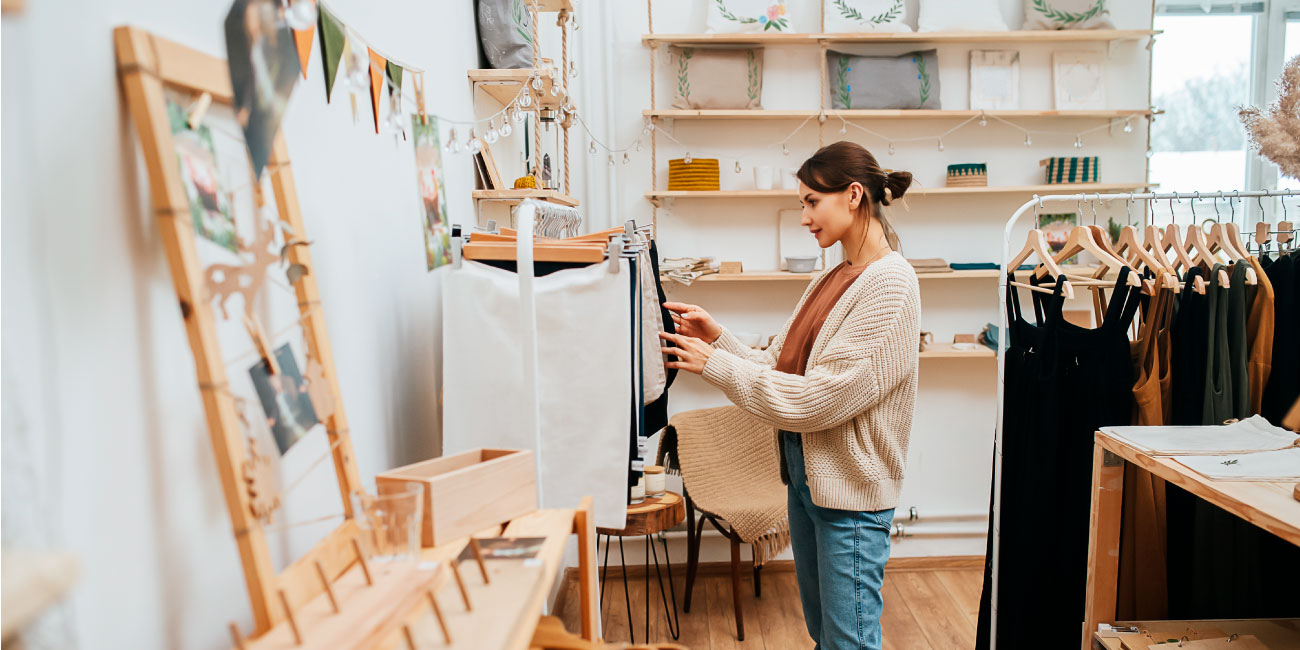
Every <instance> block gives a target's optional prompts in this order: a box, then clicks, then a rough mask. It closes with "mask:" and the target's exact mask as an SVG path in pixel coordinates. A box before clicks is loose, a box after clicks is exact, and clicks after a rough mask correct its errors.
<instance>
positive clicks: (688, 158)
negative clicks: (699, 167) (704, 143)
mask: <svg viewBox="0 0 1300 650" xmlns="http://www.w3.org/2000/svg"><path fill="white" fill-rule="evenodd" d="M693 160H694V158H691V152H689V151H687V152H686V158H685V159H684V160H683V161H682V162H685V163H686V164H688V165H689V164H691V162H692V161H693Z"/></svg>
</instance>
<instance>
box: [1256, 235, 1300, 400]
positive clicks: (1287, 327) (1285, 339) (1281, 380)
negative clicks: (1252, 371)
mask: <svg viewBox="0 0 1300 650" xmlns="http://www.w3.org/2000/svg"><path fill="white" fill-rule="evenodd" d="M1264 272H1265V273H1267V274H1268V279H1269V281H1270V282H1271V283H1272V284H1273V291H1274V317H1273V332H1274V337H1273V362H1272V366H1273V367H1272V372H1271V374H1270V375H1269V378H1268V384H1267V385H1266V386H1265V387H1264V398H1263V401H1262V403H1261V404H1260V415H1263V416H1264V417H1266V418H1268V421H1269V422H1272V423H1273V424H1278V425H1280V424H1282V418H1283V417H1285V416H1286V413H1287V411H1288V410H1290V408H1291V405H1292V404H1294V403H1295V400H1296V397H1297V395H1300V337H1297V336H1296V332H1300V313H1297V312H1300V303H1298V301H1297V296H1296V294H1297V293H1300V286H1298V285H1300V278H1298V277H1297V274H1298V273H1300V264H1296V255H1295V254H1288V255H1282V256H1280V257H1278V258H1277V259H1275V260H1273V261H1272V262H1271V263H1267V264H1264Z"/></svg>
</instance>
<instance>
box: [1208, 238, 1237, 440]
mask: <svg viewBox="0 0 1300 650" xmlns="http://www.w3.org/2000/svg"><path fill="white" fill-rule="evenodd" d="M1224 270H1226V267H1224V266H1223V265H1222V264H1215V265H1214V268H1213V270H1212V271H1211V272H1210V282H1209V286H1207V287H1206V288H1205V295H1206V297H1207V298H1208V301H1207V303H1206V304H1207V305H1208V307H1207V310H1208V312H1209V321H1208V322H1209V335H1208V336H1207V337H1206V340H1207V341H1208V342H1209V348H1208V352H1207V353H1206V361H1205V396H1204V401H1203V402H1202V403H1201V424H1223V423H1224V421H1226V420H1230V419H1232V417H1233V415H1232V372H1231V358H1230V356H1229V354H1228V289H1227V288H1226V287H1224V286H1223V285H1221V284H1219V272H1220V271H1224Z"/></svg>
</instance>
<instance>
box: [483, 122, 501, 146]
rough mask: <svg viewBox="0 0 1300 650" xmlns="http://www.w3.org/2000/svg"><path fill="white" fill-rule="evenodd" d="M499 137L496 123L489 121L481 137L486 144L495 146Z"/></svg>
mask: <svg viewBox="0 0 1300 650" xmlns="http://www.w3.org/2000/svg"><path fill="white" fill-rule="evenodd" d="M499 135H500V134H498V133H497V123H496V121H495V120H489V121H488V130H487V133H486V134H484V135H483V138H484V139H485V140H487V143H488V144H496V143H497V138H498V137H499Z"/></svg>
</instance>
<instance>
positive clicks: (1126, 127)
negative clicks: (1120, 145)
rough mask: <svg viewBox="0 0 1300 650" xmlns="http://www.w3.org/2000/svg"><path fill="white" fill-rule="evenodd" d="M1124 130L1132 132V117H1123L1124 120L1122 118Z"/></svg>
mask: <svg viewBox="0 0 1300 650" xmlns="http://www.w3.org/2000/svg"><path fill="white" fill-rule="evenodd" d="M1124 132H1125V133H1132V132H1133V119H1132V118H1125V120H1124Z"/></svg>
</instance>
